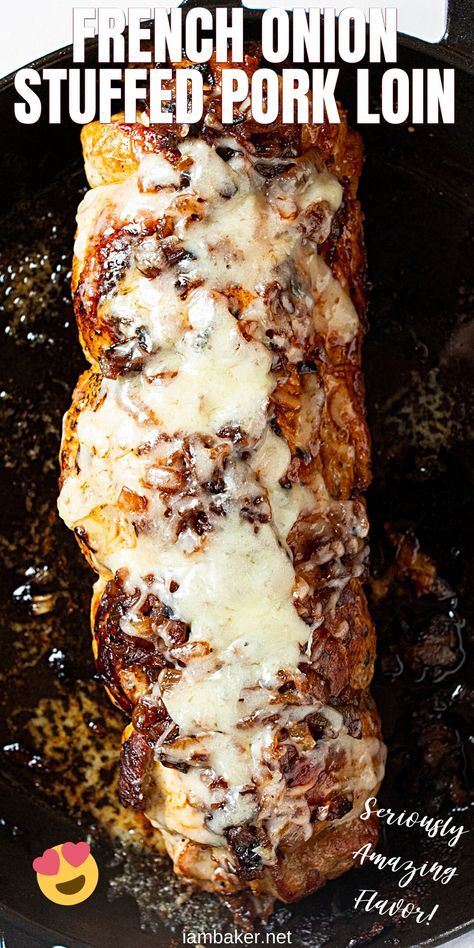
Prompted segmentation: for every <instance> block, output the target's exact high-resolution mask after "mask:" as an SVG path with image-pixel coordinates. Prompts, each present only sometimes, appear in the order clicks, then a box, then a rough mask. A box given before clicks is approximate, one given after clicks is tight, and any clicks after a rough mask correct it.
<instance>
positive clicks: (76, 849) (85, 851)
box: [61, 843, 91, 869]
mask: <svg viewBox="0 0 474 948" xmlns="http://www.w3.org/2000/svg"><path fill="white" fill-rule="evenodd" d="M90 851H91V848H90V846H89V844H88V843H64V844H63V846H62V849H61V852H62V854H63V856H64V858H65V860H66V862H68V863H69V865H70V866H74V868H75V869H77V867H78V866H82V863H83V862H85V861H86V859H87V857H88V855H89V853H90Z"/></svg>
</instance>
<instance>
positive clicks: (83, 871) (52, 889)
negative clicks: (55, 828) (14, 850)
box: [33, 842, 99, 905]
mask: <svg viewBox="0 0 474 948" xmlns="http://www.w3.org/2000/svg"><path fill="white" fill-rule="evenodd" d="M33 869H34V871H35V872H36V881H37V883H38V885H39V888H40V889H41V892H42V893H43V895H45V896H46V898H47V899H49V900H50V901H51V902H55V903H56V905H77V904H78V903H79V902H84V900H85V899H88V898H89V896H90V895H92V893H93V892H94V890H95V887H96V885H97V882H98V879H99V869H98V866H97V863H96V861H95V859H94V857H93V855H92V853H91V849H90V846H89V844H88V843H84V842H82V843H71V842H67V843H60V844H59V845H58V846H54V847H52V848H50V849H45V851H44V853H43V855H42V856H38V857H37V858H36V859H34V860H33Z"/></svg>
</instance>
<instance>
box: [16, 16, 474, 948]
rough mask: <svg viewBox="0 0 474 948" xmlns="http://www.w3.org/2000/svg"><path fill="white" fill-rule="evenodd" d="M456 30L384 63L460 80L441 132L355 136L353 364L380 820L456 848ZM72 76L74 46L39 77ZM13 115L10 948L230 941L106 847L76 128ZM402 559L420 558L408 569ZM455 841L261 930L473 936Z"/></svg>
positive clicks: (463, 454)
mask: <svg viewBox="0 0 474 948" xmlns="http://www.w3.org/2000/svg"><path fill="white" fill-rule="evenodd" d="M466 12H467V13H468V11H467V5H466ZM466 24H467V26H466ZM468 28H469V17H467V19H466V20H463V17H462V9H459V8H458V11H457V19H456V20H453V21H452V32H451V34H450V37H451V45H449V44H443V45H442V46H441V47H440V48H439V50H437V51H434V50H432V49H430V48H428V47H424V46H423V44H415V43H409V42H407V43H406V44H405V45H404V46H403V47H401V48H400V64H401V65H402V66H403V67H404V68H407V69H410V68H413V67H418V66H428V65H434V64H436V62H435V60H434V59H433V55H432V54H433V53H434V52H439V57H440V59H441V63H443V62H444V61H446V60H448V61H451V62H453V63H455V64H456V66H457V67H458V73H457V123H456V125H455V126H450V127H443V126H424V127H418V128H416V129H415V130H412V129H410V128H409V127H406V126H401V127H397V126H392V127H389V126H385V125H381V126H380V128H374V127H367V128H364V129H363V130H362V131H363V134H364V138H365V142H366V152H367V161H366V170H365V174H364V180H363V187H362V198H363V202H364V208H365V212H366V219H367V222H366V223H367V226H366V237H367V247H368V254H369V262H370V280H371V293H370V321H371V332H370V334H369V336H368V338H367V341H366V346H365V372H366V380H367V399H368V410H369V419H370V424H371V430H372V434H373V442H374V481H373V485H372V487H371V489H370V491H369V507H370V514H371V520H372V548H373V556H372V564H373V567H372V569H373V575H374V580H375V582H374V583H373V586H372V594H371V598H372V609H373V613H374V616H375V619H376V622H377V625H378V631H379V662H378V668H377V675H376V680H375V683H374V689H373V690H374V693H375V697H376V700H377V703H378V706H379V708H380V709H381V713H382V718H383V726H384V732H385V735H386V739H387V743H388V746H389V762H388V770H387V778H386V781H385V783H384V787H383V791H382V793H381V795H380V804H381V805H384V806H391V807H392V808H393V809H394V810H396V811H397V812H401V811H402V810H406V811H407V812H411V811H412V810H418V811H419V812H420V813H438V812H440V813H442V814H443V815H444V816H446V817H447V816H448V815H452V818H453V821H454V823H456V824H460V823H462V824H463V825H464V826H465V827H468V826H471V828H472V815H471V814H472V811H471V809H470V805H471V803H472V789H470V788H472V764H473V758H472V753H473V745H472V743H470V740H469V733H470V731H471V730H472V728H471V727H470V725H471V724H472V716H473V710H474V699H473V690H472V670H470V668H471V669H472V665H471V666H470V663H469V661H466V656H469V653H470V648H471V644H472V635H471V626H470V625H469V615H470V612H471V614H472V599H473V593H474V561H473V557H472V549H471V545H470V542H469V541H470V536H469V524H470V521H471V522H472V514H473V500H472V498H473V492H472V471H473V470H474V464H473V458H472V440H471V439H470V431H471V430H472V418H471V417H470V414H469V401H470V393H471V376H472V372H473V368H474V366H473V364H472V362H473V337H474V324H473V323H472V321H470V315H469V303H470V299H471V298H470V296H469V286H468V279H469V263H470V256H469V253H470V245H469V227H470V225H471V222H472V194H473V191H472V180H471V178H470V171H469V157H470V145H471V127H472V118H473V107H472V91H473V86H472V78H471V75H470V71H471V66H472V63H471V60H470V59H469V55H468V48H469V33H468V31H467V30H468ZM453 43H454V45H452V44H453ZM70 64H71V51H70V48H67V49H64V50H61V51H60V52H59V53H55V54H53V55H51V56H48V57H46V59H44V60H42V61H41V65H42V66H46V65H47V66H50V67H56V66H67V65H70ZM341 93H342V98H343V100H344V102H345V103H348V104H350V103H351V101H353V93H354V76H353V74H352V72H351V71H350V70H349V69H345V70H344V75H343V84H342V87H341ZM14 98H15V96H14V93H13V90H12V83H11V79H10V80H9V79H6V80H4V81H3V83H1V84H0V120H1V128H2V134H3V146H2V150H1V156H0V164H1V176H2V185H3V188H2V196H1V199H0V221H1V226H0V247H1V259H2V264H1V268H0V281H1V286H2V290H3V293H4V298H3V302H2V303H1V316H0V319H1V322H0V326H1V332H2V349H1V355H0V363H1V365H0V374H1V379H0V396H1V402H2V406H3V412H2V418H1V421H0V425H1V431H2V445H3V447H2V468H1V475H0V476H1V480H0V490H1V499H2V511H3V512H2V528H3V531H2V532H3V538H2V541H1V546H0V570H1V582H2V592H3V596H2V600H3V604H2V607H1V614H0V627H1V631H2V646H1V647H2V652H3V655H2V668H3V670H4V679H3V682H2V687H1V689H0V701H1V703H2V712H1V713H2V724H1V743H2V745H3V753H2V756H1V761H2V766H1V772H0V788H1V795H2V807H1V819H0V834H1V836H2V845H1V849H0V885H1V895H2V899H3V905H4V909H3V926H4V932H5V936H6V944H7V946H8V948H11V946H14V948H16V946H17V945H18V946H20V945H21V946H29V945H35V946H51V945H53V944H56V945H57V944H61V945H66V946H68V948H74V946H80V945H96V946H101V948H102V946H104V948H105V946H109V945H111V946H112V945H113V946H117V945H128V944H133V945H136V946H140V948H142V946H143V948H145V946H151V945H155V946H156V945H160V946H163V948H168V946H171V945H172V944H176V943H181V942H182V932H183V929H186V930H188V931H189V930H193V931H195V932H196V931H209V930H211V929H212V928H216V929H218V930H220V931H227V930H229V929H230V928H232V924H233V923H232V921H231V919H230V917H229V916H228V915H227V914H226V910H225V909H224V908H223V907H222V906H221V904H220V903H219V902H218V901H217V899H215V898H213V897H211V896H205V895H197V896H193V897H192V898H191V899H188V900H186V899H185V898H184V899H183V889H182V888H181V887H180V886H179V884H178V883H177V882H175V881H173V877H172V875H171V874H170V871H169V867H168V866H167V864H166V863H165V864H163V863H162V861H161V860H160V858H159V857H157V856H156V855H155V854H154V853H153V851H151V850H150V849H147V848H146V847H145V848H144V844H143V831H142V830H141V829H140V826H139V824H138V823H133V822H131V823H129V824H127V827H126V831H127V832H126V833H125V836H124V835H123V834H122V836H121V837H120V838H119V839H117V838H115V839H112V838H111V837H110V835H109V834H108V832H107V831H106V829H104V827H106V826H107V825H108V824H110V822H111V821H112V822H114V820H115V819H118V816H114V814H113V813H112V815H111V810H110V806H111V805H112V804H111V802H110V801H111V799H112V798H113V792H112V791H109V790H108V789H107V788H108V787H109V785H110V783H111V780H112V779H113V776H114V773H115V761H116V757H117V748H118V742H119V735H120V729H121V726H122V724H123V722H122V720H121V719H120V715H119V712H115V711H113V710H112V709H111V708H110V706H109V704H108V701H107V699H106V697H105V696H104V695H103V693H102V689H101V685H100V683H98V682H97V681H96V680H95V678H94V668H93V663H92V659H91V656H90V648H89V630H88V603H89V597H90V585H91V580H92V576H91V574H90V572H89V570H88V569H87V567H86V566H85V565H84V563H83V560H82V557H81V556H80V554H79V551H78V550H77V549H76V547H75V544H74V541H73V539H72V538H71V536H70V535H69V533H68V531H67V530H66V529H65V528H64V527H63V525H61V524H60V523H59V521H58V519H57V516H56V513H55V502H56V478H57V465H56V456H57V450H58V444H59V433H60V422H61V416H62V413H63V412H64V410H65V409H66V407H67V406H68V404H69V400H70V394H71V391H72V388H73V385H74V383H75V381H76V378H77V375H78V373H79V372H80V371H81V369H82V368H83V366H84V363H83V357H82V354H81V352H80V350H79V345H78V342H77V338H76V330H75V326H74V323H73V317H72V310H71V302H70V292H69V266H70V256H71V249H72V240H73V233H74V215H75V209H76V204H77V202H78V200H79V198H80V196H81V194H82V193H83V190H84V188H85V179H84V176H83V171H82V164H81V155H80V146H79V129H78V127H77V126H73V125H72V124H70V123H68V122H64V123H63V124H61V126H48V125H47V124H46V123H45V122H43V121H42V122H40V123H39V124H38V125H34V126H31V127H29V126H20V125H18V124H17V123H15V121H14V119H13V106H12V103H13V101H14ZM471 315H472V313H471ZM417 549H418V550H419V551H421V552H422V553H423V554H426V555H427V556H429V557H430V560H429V561H428V560H423V561H420V559H416V558H415V551H416V550H417ZM407 550H408V551H411V566H410V562H408V566H407V559H406V553H407ZM397 551H398V553H397ZM419 555H420V553H419V554H418V556H419ZM408 561H410V556H408ZM420 562H421V563H424V566H425V574H426V570H428V573H429V572H430V570H431V572H432V573H433V576H432V577H431V583H430V584H429V585H430V589H429V590H428V589H427V588H426V586H425V587H423V588H422V585H423V584H421V586H420V577H419V576H418V578H417V574H416V569H415V571H414V568H413V563H414V564H415V567H416V565H417V564H418V565H419V564H420ZM430 564H431V565H430ZM435 569H436V575H437V578H436V579H434V578H433V577H434V570H435ZM417 583H418V585H417ZM94 767H95V769H93V768H94ZM131 830H132V831H133V832H130V831H131ZM85 837H87V838H88V839H89V840H90V841H91V843H92V846H93V851H94V854H95V856H96V858H97V861H98V863H99V867H100V870H101V875H100V882H99V886H98V888H97V890H96V893H95V894H94V896H93V897H92V898H90V899H89V900H88V901H87V902H85V903H84V904H82V905H79V906H77V907H75V908H74V909H61V908H59V907H57V906H54V905H53V904H52V903H50V902H48V901H47V900H46V899H45V898H44V897H43V896H42V895H41V893H40V892H39V889H38V887H37V885H36V881H35V876H34V873H33V871H32V868H31V861H32V859H33V858H34V856H36V855H38V854H41V853H42V851H43V850H44V849H45V848H47V847H48V846H52V845H55V844H57V843H58V842H63V841H65V840H67V839H71V840H74V841H78V840H80V839H81V838H85ZM471 837H472V834H471V836H469V835H468V836H464V837H463V838H462V840H461V842H460V843H459V845H458V846H457V847H456V848H455V849H449V848H448V847H447V845H446V843H445V842H439V841H436V840H429V839H428V838H427V837H426V834H424V833H422V832H421V831H417V830H416V829H411V830H406V829H401V828H395V827H391V828H390V829H389V830H388V831H386V830H385V829H384V830H383V834H382V839H381V843H380V850H381V851H383V852H385V853H387V854H389V855H399V854H401V855H403V856H404V858H406V859H409V858H413V860H414V862H415V863H416V864H417V865H421V864H422V863H423V862H424V861H428V862H429V863H431V862H433V861H434V860H437V861H438V862H441V863H442V864H443V865H449V866H452V865H455V866H456V867H457V869H458V875H457V877H456V878H455V879H454V880H453V881H452V882H451V883H450V885H447V886H443V885H440V884H439V883H438V884H437V883H434V882H431V883H429V882H424V883H423V884H420V883H419V882H414V883H413V884H411V885H409V886H408V887H407V888H405V889H403V890H400V889H398V887H397V879H396V877H395V876H394V875H393V874H392V873H386V872H384V873H382V872H377V871H376V870H375V869H373V868H372V869H370V868H363V869H361V870H359V872H357V873H355V872H352V873H350V874H349V875H347V876H345V877H344V878H343V879H341V880H339V881H336V882H334V883H331V884H329V885H327V886H326V888H325V889H323V890H322V891H321V892H320V893H317V894H316V895H315V896H313V897H311V898H308V899H306V900H304V901H303V902H301V903H300V904H299V905H296V906H293V907H289V908H280V909H279V910H278V911H277V913H276V915H275V916H274V918H273V920H272V922H271V924H270V928H271V930H272V931H290V932H291V936H292V940H291V944H292V945H294V946H296V948H298V946H299V948H303V946H311V948H318V946H328V948H346V946H347V948H355V946H357V945H359V944H366V943H368V942H372V941H374V942H375V943H376V944H378V945H381V946H382V945H383V946H387V948H388V946H389V945H390V946H400V948H412V946H415V945H424V944H430V945H436V944H440V943H441V942H442V941H443V940H445V939H446V938H448V936H450V935H452V934H454V933H457V932H461V931H466V930H469V929H470V928H471V927H472V925H473V918H474V911H473V906H472V895H471V879H472V872H473V870H474V859H473V853H472V843H470V840H471ZM134 839H138V840H139V845H136V846H134V845H133V840H134ZM361 888H375V889H377V890H378V891H379V892H380V894H381V897H384V898H387V899H389V900H392V899H398V898H400V897H404V898H405V899H406V900H412V901H413V900H415V901H417V902H419V904H420V905H421V906H422V907H423V909H425V910H429V909H431V908H432V907H433V906H434V905H435V904H437V903H438V904H439V909H438V911H437V913H436V915H435V916H434V918H433V920H432V922H431V923H430V925H429V927H428V926H423V925H421V926H420V925H416V924H415V923H414V922H413V920H410V919H409V920H407V921H405V922H404V923H402V924H395V925H393V924H392V923H391V922H390V920H387V918H384V919H381V918H380V917H379V916H378V915H373V914H372V915H368V914H364V913H362V912H360V911H354V910H353V903H354V898H355V896H356V894H357V892H358V890H359V889H361Z"/></svg>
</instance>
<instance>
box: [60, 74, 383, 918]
mask: <svg viewBox="0 0 474 948" xmlns="http://www.w3.org/2000/svg"><path fill="white" fill-rule="evenodd" d="M246 65H247V68H248V69H249V70H251V69H252V68H255V66H256V61H255V60H252V59H251V58H250V57H248V58H247V63H246ZM220 68H222V67H216V66H211V67H209V74H208V87H207V97H206V111H205V117H204V120H203V122H202V124H201V125H200V126H199V127H192V128H189V126H177V125H173V126H168V127H166V128H165V127H160V126H154V127H150V126H149V123H148V120H147V115H146V110H145V111H144V112H143V114H142V116H141V121H140V122H137V123H136V124H135V125H130V124H125V123H124V122H123V121H122V120H121V117H120V116H119V117H117V118H116V120H115V121H113V122H112V124H110V125H101V124H99V123H92V124H90V125H88V126H86V127H85V128H84V130H83V133H82V141H83V148H84V157H85V166H86V172H87V177H88V180H89V183H90V185H91V190H90V191H89V192H88V194H87V195H86V197H85V198H84V201H83V202H82V204H81V206H80V208H79V213H78V218H77V220H78V230H77V237H76V243H75V257H74V268H73V290H74V300H75V310H76V316H77V321H78V326H79V332H80V338H81V342H82V345H83V348H84V351H85V353H86V356H87V358H88V359H89V361H90V363H91V367H90V369H89V370H88V371H87V372H85V373H84V375H83V376H82V377H81V379H80V380H79V383H78V386H77V389H76V391H75V394H74V398H73V404H72V407H71V409H70V411H69V413H68V415H67V416H66V418H65V425H64V433H63V443H62V452H61V465H62V474H61V493H60V500H59V509H60V513H61V516H62V517H63V519H64V520H65V522H66V523H67V525H68V526H69V527H71V529H73V530H74V531H75V534H76V536H77V539H78V541H79V543H80V545H81V547H82V549H83V551H84V553H85V555H86V557H87V558H88V560H89V562H90V563H91V565H92V566H93V568H94V569H95V570H96V571H97V573H98V574H99V579H98V581H97V583H96V585H95V591H94V597H93V607H92V626H93V635H94V650H95V656H96V660H97V667H98V671H99V673H100V675H101V676H102V678H103V680H104V681H105V683H106V685H107V688H108V691H109V693H110V695H111V697H112V699H113V700H114V701H115V702H116V703H117V704H118V705H120V707H121V708H122V709H123V710H124V711H125V712H126V713H127V714H128V715H129V716H130V717H131V724H130V725H129V726H128V727H127V728H126V730H125V734H124V743H123V748H122V760H121V777H120V793H121V798H122V801H123V803H124V804H125V805H131V806H134V807H138V808H140V809H143V810H144V811H145V813H146V815H147V817H148V819H149V820H150V821H151V822H152V823H153V825H154V826H156V827H157V829H158V830H159V831H160V833H161V834H162V837H163V839H164V843H165V846H166V849H167V851H168V853H169V855H170V856H171V858H172V860H173V863H174V867H175V871H176V872H178V873H179V874H181V875H182V876H184V877H185V878H186V879H187V880H189V881H191V882H193V883H194V884H195V885H197V886H198V887H202V888H205V889H208V890H212V891H217V892H220V893H222V894H223V895H225V896H226V897H235V896H237V897H244V896H245V894H246V895H247V896H248V895H250V897H251V899H252V900H253V901H254V903H255V904H258V906H259V908H260V910H261V911H268V909H269V908H270V907H271V904H272V902H273V900H274V899H275V898H279V899H282V900H283V901H292V900H295V899H299V898H301V897H302V896H305V895H307V894H309V893H310V892H312V891H314V890H315V889H317V888H319V887H320V886H321V885H322V884H323V883H324V882H325V881H326V880H327V879H331V878H334V877H336V876H338V875H340V874H341V873H343V872H344V871H346V870H347V869H348V868H349V867H350V866H351V865H352V864H353V858H352V854H353V852H354V851H355V850H357V849H358V848H359V847H360V846H361V845H362V844H363V843H365V842H367V841H374V842H375V840H376V837H377V828H376V824H375V823H374V820H373V819H371V820H369V821H367V822H362V821H361V820H360V819H359V815H360V813H361V811H362V809H363V805H364V801H365V800H366V798H367V797H369V796H372V795H373V794H375V793H376V791H377V789H378V786H379V784H380V781H381V777H382V773H383V762H384V748H383V744H382V743H381V738H380V726H379V719H378V715H377V712H376V709H375V707H374V704H373V701H372V699H371V697H370V694H369V691H368V688H369V684H370V681H371V678H372V673H373V662H374V652H375V637H374V629H373V626H372V623H371V620H370V616H369V614H368V610H367V604H366V600H365V596H364V592H363V588H362V583H363V580H364V577H365V573H366V559H367V543H366V538H367V532H368V522H367V515H366V509H365V505H364V500H363V497H362V493H363V491H364V489H365V488H366V487H367V484H368V482H369V477H370V475H369V463H370V449H369V439H368V433H367V428H366V423H365V419H364V388H363V380H362V377H361V369H360V352H361V339H362V335H363V329H364V285H363V281H364V251H363V235H362V215H361V211H360V207H359V204H358V201H357V199H356V191H357V184H358V178H359V174H360V170H361V164H362V151H361V144H360V140H359V137H358V136H357V135H356V134H355V133H354V132H352V131H350V130H349V129H348V126H347V122H346V119H345V116H344V114H342V113H341V124H340V125H333V126H330V125H318V126H308V125H303V126H283V125H274V126H271V127H269V128H262V127H258V126H256V125H255V123H254V122H253V121H252V119H251V117H250V113H249V111H248V103H247V104H246V106H245V108H246V111H240V112H237V113H236V119H235V123H234V125H233V126H231V127H229V126H227V127H225V128H224V127H223V126H222V125H221V124H220V122H219V104H220V103H219V82H218V78H219V75H218V74H219V69H220Z"/></svg>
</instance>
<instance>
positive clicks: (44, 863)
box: [33, 849, 59, 876]
mask: <svg viewBox="0 0 474 948" xmlns="http://www.w3.org/2000/svg"><path fill="white" fill-rule="evenodd" d="M33 869H34V870H35V872H40V873H41V875H42V876H55V875H56V874H57V872H58V870H59V853H58V852H56V850H55V849H45V851H44V853H43V855H42V856H38V857H37V859H34V860H33Z"/></svg>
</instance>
